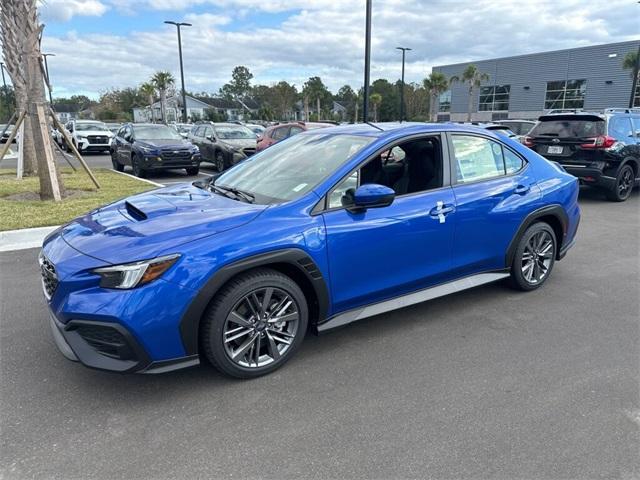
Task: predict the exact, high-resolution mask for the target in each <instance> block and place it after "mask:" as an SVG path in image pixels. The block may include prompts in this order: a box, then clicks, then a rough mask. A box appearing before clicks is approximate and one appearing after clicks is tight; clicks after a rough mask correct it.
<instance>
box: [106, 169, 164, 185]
mask: <svg viewBox="0 0 640 480" xmlns="http://www.w3.org/2000/svg"><path fill="white" fill-rule="evenodd" d="M110 170H111V171H112V172H116V173H119V174H120V175H126V176H127V177H131V178H135V179H136V180H140V181H141V182H147V183H150V184H151V185H155V186H156V187H164V186H165V185H163V184H162V183H157V182H152V181H151V180H147V179H146V178H140V177H136V176H135V175H131V174H129V173H125V172H119V171H117V170H114V169H113V168H111V169H110Z"/></svg>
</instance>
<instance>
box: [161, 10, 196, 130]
mask: <svg viewBox="0 0 640 480" xmlns="http://www.w3.org/2000/svg"><path fill="white" fill-rule="evenodd" d="M164 23H168V24H169V25H175V26H176V28H177V29H178V55H179V56H180V82H181V86H182V121H183V122H184V123H187V94H186V93H185V91H184V68H183V66H182V37H181V36H180V27H190V26H191V24H190V23H186V22H171V21H169V20H165V22H164Z"/></svg>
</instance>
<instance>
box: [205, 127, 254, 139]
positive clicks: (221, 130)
mask: <svg viewBox="0 0 640 480" xmlns="http://www.w3.org/2000/svg"><path fill="white" fill-rule="evenodd" d="M214 128H215V129H216V134H217V135H218V137H219V138H221V139H223V140H230V139H232V138H240V139H242V138H254V139H255V138H256V135H255V133H253V132H252V131H251V130H249V129H248V128H247V127H244V126H242V125H234V126H233V127H232V126H228V127H227V126H224V127H218V126H216V127H214Z"/></svg>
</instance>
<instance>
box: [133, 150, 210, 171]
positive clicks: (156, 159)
mask: <svg viewBox="0 0 640 480" xmlns="http://www.w3.org/2000/svg"><path fill="white" fill-rule="evenodd" d="M201 161H202V156H201V155H200V154H199V153H195V154H193V155H191V156H190V157H187V158H171V159H169V158H163V157H162V156H161V155H148V154H145V155H144V169H145V170H166V169H169V168H193V167H198V166H199V165H200V162H201Z"/></svg>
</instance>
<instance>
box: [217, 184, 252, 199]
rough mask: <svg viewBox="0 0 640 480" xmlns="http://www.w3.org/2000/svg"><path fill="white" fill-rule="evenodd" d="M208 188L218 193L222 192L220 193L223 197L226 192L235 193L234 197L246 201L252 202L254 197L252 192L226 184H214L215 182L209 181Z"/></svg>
mask: <svg viewBox="0 0 640 480" xmlns="http://www.w3.org/2000/svg"><path fill="white" fill-rule="evenodd" d="M209 188H211V189H212V190H214V191H218V193H221V192H222V195H224V196H225V197H228V195H227V193H231V194H233V195H235V196H236V198H241V199H242V200H244V201H245V202H247V203H253V202H254V201H255V199H256V197H255V195H253V194H252V193H249V192H245V191H243V190H238V189H237V188H234V187H230V186H228V185H216V184H215V183H211V184H210V185H209Z"/></svg>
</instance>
